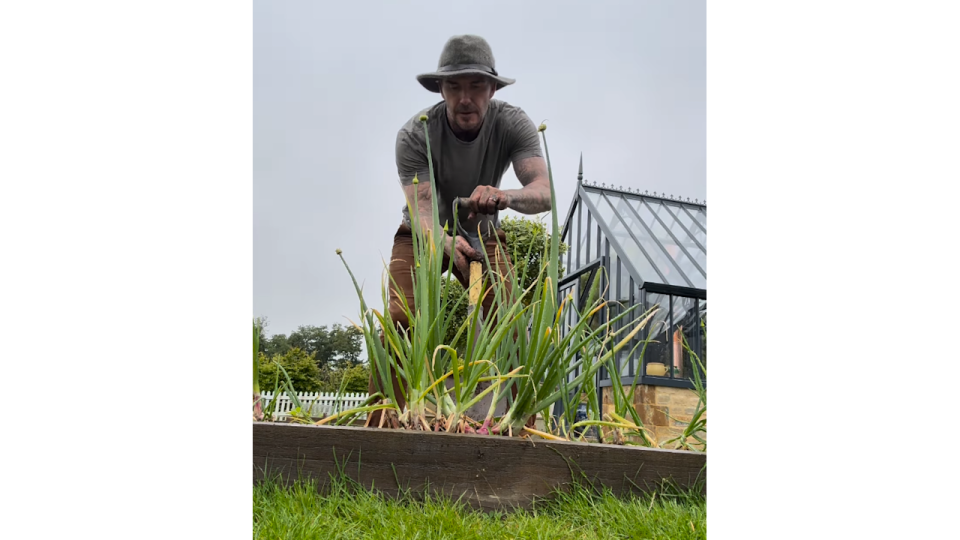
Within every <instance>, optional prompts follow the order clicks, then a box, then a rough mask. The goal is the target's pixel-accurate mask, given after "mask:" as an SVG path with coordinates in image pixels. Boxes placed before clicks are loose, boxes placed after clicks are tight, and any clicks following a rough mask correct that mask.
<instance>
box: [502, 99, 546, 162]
mask: <svg viewBox="0 0 960 540" xmlns="http://www.w3.org/2000/svg"><path fill="white" fill-rule="evenodd" d="M507 122H508V124H507V128H508V133H509V134H510V141H511V142H512V145H511V148H510V161H512V162H517V161H519V160H521V159H526V158H529V157H543V152H542V151H541V149H540V136H539V135H538V134H537V127H536V125H534V123H533V120H531V119H530V117H529V116H527V113H525V112H523V110H522V109H519V108H518V109H515V110H513V111H511V113H510V114H509V115H507Z"/></svg>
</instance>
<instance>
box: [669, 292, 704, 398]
mask: <svg viewBox="0 0 960 540" xmlns="http://www.w3.org/2000/svg"><path fill="white" fill-rule="evenodd" d="M697 315H698V314H697V310H696V299H694V298H686V297H683V296H674V297H673V326H672V328H671V338H672V342H673V365H672V366H671V368H672V369H673V376H674V378H683V379H690V378H691V377H692V371H690V370H691V369H693V362H692V361H691V359H690V354H689V353H688V352H687V351H686V350H685V349H684V347H683V339H681V333H682V334H683V338H684V339H685V340H686V342H687V345H688V346H690V347H691V348H693V347H694V346H695V345H696V341H695V336H696V334H697V326H698V322H699V317H698V316H697ZM694 350H695V349H694Z"/></svg>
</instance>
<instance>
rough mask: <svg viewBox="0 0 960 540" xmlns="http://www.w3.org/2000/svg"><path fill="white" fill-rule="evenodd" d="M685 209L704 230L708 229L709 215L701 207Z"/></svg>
mask: <svg viewBox="0 0 960 540" xmlns="http://www.w3.org/2000/svg"><path fill="white" fill-rule="evenodd" d="M685 208H686V209H687V211H688V212H690V215H691V216H693V218H694V219H696V220H697V223H699V224H700V225H701V226H702V227H703V228H704V229H706V228H707V213H706V212H704V210H703V208H701V207H699V206H696V207H690V206H687V207H685ZM698 228H699V227H698Z"/></svg>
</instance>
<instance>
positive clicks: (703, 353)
mask: <svg viewBox="0 0 960 540" xmlns="http://www.w3.org/2000/svg"><path fill="white" fill-rule="evenodd" d="M700 323H701V324H700V363H701V364H703V367H704V368H706V367H707V301H706V300H701V301H700Z"/></svg>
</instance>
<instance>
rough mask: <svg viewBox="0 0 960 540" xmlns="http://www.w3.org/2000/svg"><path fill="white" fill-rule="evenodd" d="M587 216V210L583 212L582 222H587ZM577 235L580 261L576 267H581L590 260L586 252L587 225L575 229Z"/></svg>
mask: <svg viewBox="0 0 960 540" xmlns="http://www.w3.org/2000/svg"><path fill="white" fill-rule="evenodd" d="M588 216H589V212H584V216H583V223H586V222H587V218H588ZM577 235H579V237H580V239H579V240H578V242H579V243H580V249H579V251H580V262H578V263H577V268H583V267H584V266H586V264H587V262H588V261H589V260H590V257H589V255H588V254H587V227H586V226H584V227H581V228H579V229H577Z"/></svg>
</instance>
